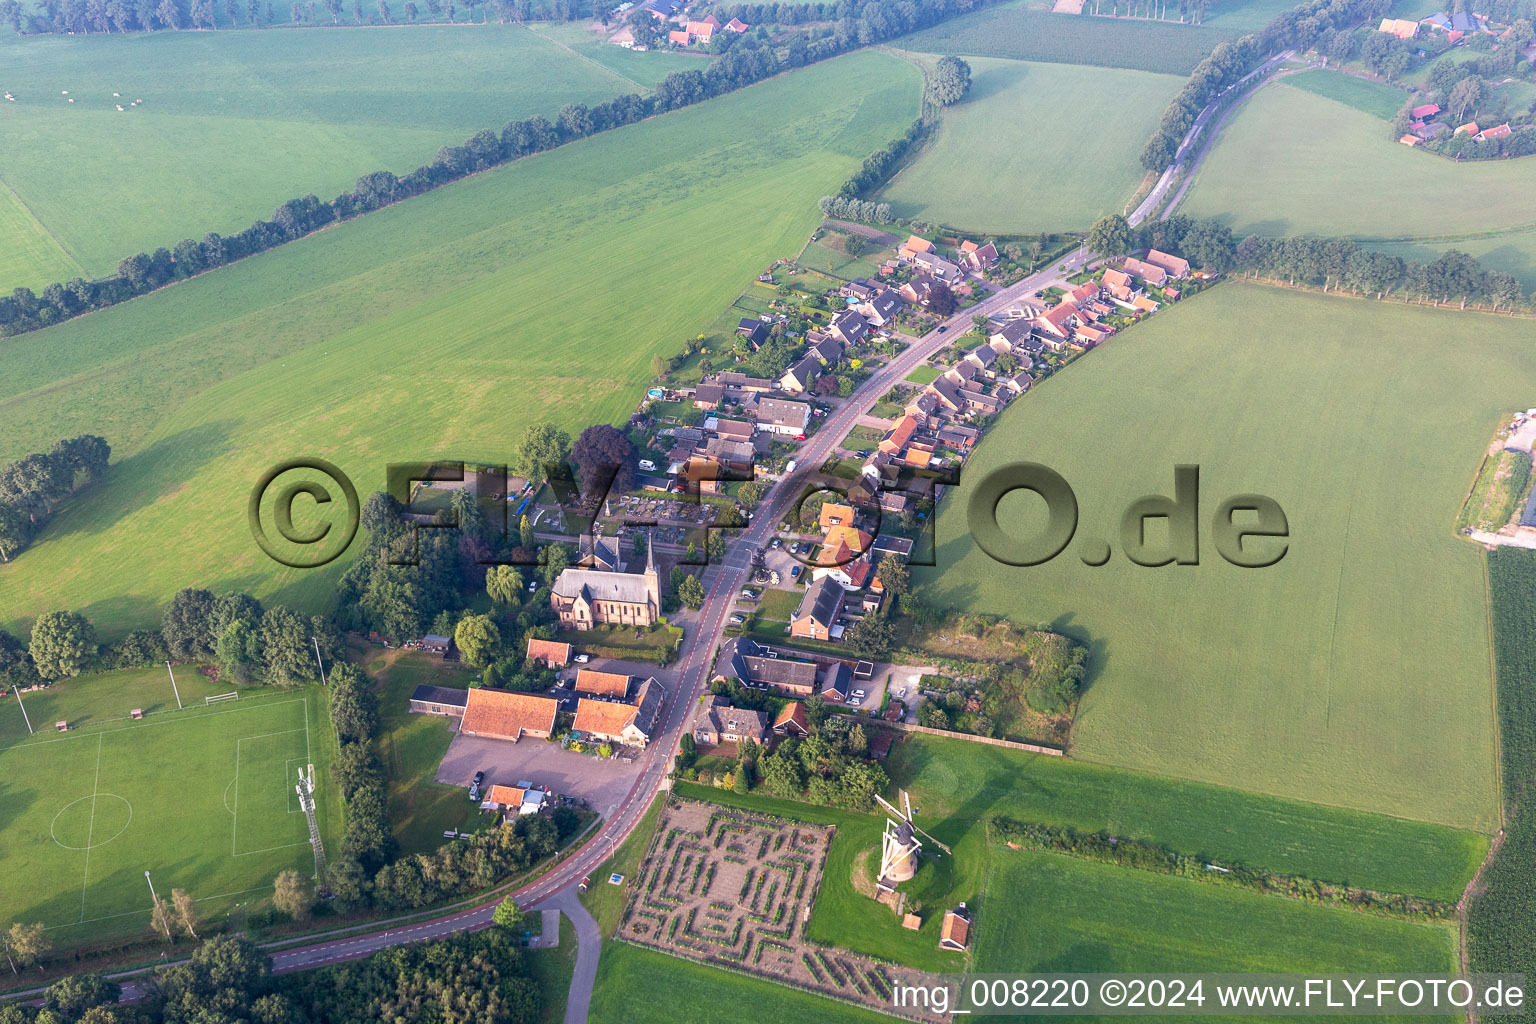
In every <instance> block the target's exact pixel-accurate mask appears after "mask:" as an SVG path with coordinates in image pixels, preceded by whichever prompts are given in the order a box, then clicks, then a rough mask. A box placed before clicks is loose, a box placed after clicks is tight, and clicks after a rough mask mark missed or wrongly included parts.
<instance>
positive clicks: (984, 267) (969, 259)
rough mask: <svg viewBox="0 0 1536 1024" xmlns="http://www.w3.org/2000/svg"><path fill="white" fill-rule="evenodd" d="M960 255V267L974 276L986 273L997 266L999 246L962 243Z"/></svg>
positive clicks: (989, 243)
mask: <svg viewBox="0 0 1536 1024" xmlns="http://www.w3.org/2000/svg"><path fill="white" fill-rule="evenodd" d="M959 253H960V265H961V266H962V267H964V268H965V269H966V270H969V271H970V272H971V273H973V274H981V273H985V272H986V271H988V270H990V269H991V268H992V267H994V266H996V265H997V246H995V245H993V244H992V243H991V242H988V243H987V244H986V245H977V244H976V243H975V242H968V241H967V242H961V243H960V249H959Z"/></svg>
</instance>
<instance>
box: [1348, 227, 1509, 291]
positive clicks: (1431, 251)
mask: <svg viewBox="0 0 1536 1024" xmlns="http://www.w3.org/2000/svg"><path fill="white" fill-rule="evenodd" d="M1367 245H1368V247H1369V248H1371V249H1379V250H1381V251H1382V252H1387V253H1391V254H1392V255H1394V256H1401V257H1402V258H1403V259H1405V260H1418V261H1419V262H1421V263H1429V262H1432V261H1433V260H1434V259H1435V258H1436V257H1438V256H1439V255H1440V254H1441V253H1443V252H1445V251H1446V250H1447V249H1460V250H1461V251H1462V252H1464V253H1468V254H1470V255H1472V256H1476V257H1477V259H1478V262H1479V263H1481V264H1482V265H1483V266H1484V267H1486V268H1487V269H1489V270H1497V271H1500V272H1501V273H1505V274H1510V275H1512V276H1514V277H1515V278H1516V279H1517V280H1519V282H1520V285H1521V287H1522V288H1524V289H1525V291H1526V294H1530V293H1531V292H1533V291H1536V227H1527V228H1525V229H1524V230H1521V231H1510V232H1505V233H1500V234H1487V235H1475V236H1472V237H1459V236H1456V235H1452V236H1450V237H1445V238H1425V239H1419V240H1404V241H1398V242H1370V243H1367Z"/></svg>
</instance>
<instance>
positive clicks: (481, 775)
mask: <svg viewBox="0 0 1536 1024" xmlns="http://www.w3.org/2000/svg"><path fill="white" fill-rule="evenodd" d="M474 784H475V785H476V786H481V785H484V784H485V772H483V771H482V772H475V778H474Z"/></svg>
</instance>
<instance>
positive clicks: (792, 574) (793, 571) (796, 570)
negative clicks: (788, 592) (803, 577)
mask: <svg viewBox="0 0 1536 1024" xmlns="http://www.w3.org/2000/svg"><path fill="white" fill-rule="evenodd" d="M789 578H790V579H792V580H797V579H799V578H800V566H798V565H796V566H793V567H791V568H790V570H789Z"/></svg>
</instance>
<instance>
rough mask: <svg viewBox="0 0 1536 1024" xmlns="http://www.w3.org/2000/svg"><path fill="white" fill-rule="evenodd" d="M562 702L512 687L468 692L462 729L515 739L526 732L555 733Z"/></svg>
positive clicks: (479, 733)
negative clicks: (516, 690)
mask: <svg viewBox="0 0 1536 1024" xmlns="http://www.w3.org/2000/svg"><path fill="white" fill-rule="evenodd" d="M558 706H559V704H558V702H557V701H555V700H554V699H553V698H551V697H537V696H534V695H533V694H531V693H513V692H511V691H510V690H486V689H475V690H470V691H469V699H468V702H467V703H466V705H465V708H464V724H463V725H462V726H461V727H460V728H461V730H462V731H463V732H466V733H471V734H478V735H481V736H496V737H501V738H503V739H516V738H517V737H518V736H519V735H521V734H522V733H524V732H542V733H549V732H553V731H554V728H555V711H556V709H557V708H558Z"/></svg>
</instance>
